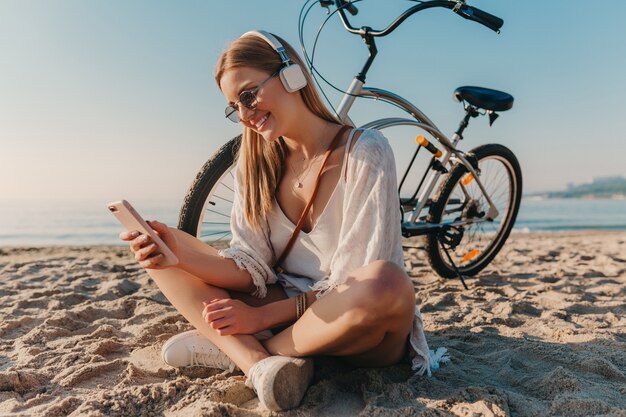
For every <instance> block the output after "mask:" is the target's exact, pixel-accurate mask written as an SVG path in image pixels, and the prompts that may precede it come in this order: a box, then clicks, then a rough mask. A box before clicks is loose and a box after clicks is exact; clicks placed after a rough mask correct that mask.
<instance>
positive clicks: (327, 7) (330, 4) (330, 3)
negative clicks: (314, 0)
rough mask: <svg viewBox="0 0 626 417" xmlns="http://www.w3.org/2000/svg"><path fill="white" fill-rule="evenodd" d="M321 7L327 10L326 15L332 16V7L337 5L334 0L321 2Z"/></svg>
mask: <svg viewBox="0 0 626 417" xmlns="http://www.w3.org/2000/svg"><path fill="white" fill-rule="evenodd" d="M319 2H320V6H322V7H323V8H325V9H326V14H330V6H332V5H333V4H335V2H334V1H333V0H319Z"/></svg>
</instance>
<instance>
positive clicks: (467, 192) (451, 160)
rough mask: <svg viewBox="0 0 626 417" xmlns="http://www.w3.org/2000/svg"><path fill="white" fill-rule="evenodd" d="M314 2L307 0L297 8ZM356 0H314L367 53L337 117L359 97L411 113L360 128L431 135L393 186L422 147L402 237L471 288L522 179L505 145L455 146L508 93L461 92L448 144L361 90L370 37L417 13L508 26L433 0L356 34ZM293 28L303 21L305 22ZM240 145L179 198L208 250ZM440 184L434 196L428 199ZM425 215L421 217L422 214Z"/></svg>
mask: <svg viewBox="0 0 626 417" xmlns="http://www.w3.org/2000/svg"><path fill="white" fill-rule="evenodd" d="M311 2H313V0H308V1H307V2H306V3H305V5H304V6H303V10H304V7H306V6H307V5H308V4H309V3H311ZM356 2H357V1H352V2H349V1H346V0H319V3H320V5H321V6H322V7H325V8H326V9H327V10H328V12H329V14H330V7H331V6H335V11H333V12H332V14H330V16H329V17H328V19H329V18H330V17H332V15H334V14H336V13H338V14H339V17H340V19H341V22H342V24H343V26H344V27H345V29H346V30H347V31H348V32H350V33H352V34H355V35H359V36H360V37H361V38H362V39H363V41H364V42H365V44H366V45H367V47H368V49H369V57H368V59H367V61H366V63H365V65H364V66H363V69H362V70H361V72H360V73H359V74H357V75H356V76H355V77H354V78H353V80H352V83H351V84H350V86H349V88H348V89H347V90H346V91H344V95H343V98H342V100H341V102H340V104H339V106H338V108H337V110H336V113H337V114H338V116H339V118H340V119H341V120H342V122H344V123H350V124H352V123H351V120H350V118H349V116H348V113H349V111H350V108H351V107H352V105H353V103H354V101H355V100H356V99H357V98H374V99H376V100H378V101H382V102H385V103H389V104H392V105H395V106H397V107H399V108H401V109H402V110H404V111H405V112H406V113H408V114H409V115H410V116H411V117H410V118H400V117H392V118H383V119H379V120H374V121H371V122H369V123H366V124H364V125H363V126H361V127H362V128H373V129H379V130H383V129H387V128H390V127H392V126H413V127H416V128H418V129H421V131H424V132H426V133H428V134H429V135H430V136H432V137H434V138H435V139H436V141H437V142H438V143H439V145H440V146H439V147H438V146H437V145H435V144H434V143H432V142H431V141H428V140H427V139H426V138H424V136H422V135H420V136H418V138H417V142H418V146H417V148H416V150H415V153H414V155H413V157H412V159H411V161H410V163H409V166H408V168H407V169H406V171H405V173H404V175H403V176H402V180H401V181H400V183H399V188H398V192H399V193H400V190H401V189H402V186H403V184H404V182H405V180H406V178H407V175H408V173H409V171H410V170H411V168H412V166H413V163H414V161H415V158H416V156H417V154H418V152H419V150H420V149H421V148H425V149H427V150H428V151H429V152H430V153H432V157H431V159H430V162H429V164H428V167H427V168H426V171H425V172H424V174H423V176H422V178H421V180H420V182H419V185H418V186H417V188H416V190H415V192H414V193H413V195H412V196H410V197H404V198H403V197H401V196H400V194H399V198H400V206H401V210H402V219H403V220H402V225H401V227H402V234H403V236H404V237H407V238H408V237H412V236H425V238H426V244H425V249H426V252H427V255H428V259H429V263H430V265H431V267H432V268H433V269H434V270H435V271H436V272H437V273H438V274H439V275H440V276H442V277H445V278H452V277H459V278H460V279H461V281H462V282H463V285H464V286H465V287H466V288H467V286H466V285H465V281H464V280H463V276H473V275H476V274H477V273H478V272H480V271H481V270H482V269H483V268H485V267H486V266H487V265H488V264H489V263H490V262H491V261H492V260H493V258H494V257H495V256H496V255H497V253H498V252H499V251H500V249H501V248H502V246H503V245H504V243H505V242H506V240H507V238H508V236H509V234H510V232H511V229H512V228H513V224H514V223H515V219H516V217H517V212H518V210H519V206H520V200H521V194H522V173H521V168H520V165H519V163H518V161H517V158H516V157H515V155H514V154H513V152H512V151H510V150H509V149H508V148H506V147H505V146H503V145H499V144H486V145H481V146H478V147H476V148H474V149H472V150H470V151H469V152H467V153H465V152H463V151H461V150H460V149H457V144H458V143H459V141H460V140H461V139H463V132H464V130H465V128H466V127H467V126H468V124H469V121H470V119H472V118H475V117H478V116H479V115H487V116H488V118H489V124H490V126H491V125H492V124H493V122H494V121H495V119H496V118H497V117H498V113H497V112H502V111H506V110H509V109H510V108H511V107H512V106H513V97H512V96H511V95H509V94H507V93H504V92H501V91H497V90H491V89H486V88H481V87H459V88H457V89H456V90H455V93H454V95H455V97H456V99H457V100H458V101H459V102H461V103H462V104H463V108H464V111H465V116H464V117H463V119H462V120H461V123H460V125H459V128H458V129H457V131H456V132H455V133H454V134H453V135H452V138H451V139H449V138H448V137H447V136H446V135H445V134H443V133H442V132H441V131H440V130H439V129H438V128H437V127H436V126H435V124H434V123H433V122H432V121H431V120H430V119H429V118H428V117H427V116H426V115H425V114H424V113H422V112H421V111H420V110H419V109H418V108H417V107H416V106H414V105H413V104H411V103H410V102H409V101H408V100H407V99H405V98H403V97H401V96H400V95H397V94H395V93H393V92H390V91H386V90H383V89H378V88H374V87H365V86H364V85H365V79H366V75H367V71H368V70H369V68H370V66H371V65H372V63H373V61H374V59H375V57H376V54H377V48H376V43H375V38H376V37H382V36H386V35H388V34H390V33H392V32H393V31H394V30H395V29H396V28H397V27H398V26H399V25H400V24H401V23H403V22H404V21H405V20H406V19H407V18H408V17H409V16H411V15H413V14H415V13H417V12H419V11H422V10H425V9H428V8H432V7H442V8H447V9H450V10H452V11H453V12H454V13H456V14H458V15H460V16H461V17H464V18H466V19H469V20H472V21H475V22H478V23H480V24H482V25H484V26H486V27H488V28H490V29H492V30H493V31H495V32H499V30H500V28H501V27H502V25H503V23H504V22H503V20H502V19H500V18H498V17H496V16H493V15H491V14H489V13H487V12H484V11H482V10H480V9H477V8H475V7H472V6H469V5H467V4H466V0H431V1H423V2H419V3H418V4H417V5H415V6H413V7H411V8H409V9H407V10H405V11H404V12H403V13H402V14H401V15H400V16H399V17H398V18H396V20H394V21H393V22H392V23H391V24H389V25H388V26H387V27H386V28H385V29H383V30H374V29H372V28H370V27H367V26H364V27H361V28H355V27H353V26H352V25H351V24H350V21H349V20H348V16H347V14H346V11H347V12H349V13H350V14H352V15H353V16H354V15H356V14H357V13H358V10H357V8H356V7H355V6H354V3H356ZM316 3H318V1H314V2H313V4H312V5H311V7H312V6H314V5H315V4H316ZM309 10H310V7H309ZM307 13H308V11H307ZM301 15H302V13H301ZM328 19H327V21H328ZM299 24H300V25H303V20H301V22H300V23H299ZM320 31H321V28H320ZM300 33H301V39H300V40H301V45H302V46H303V52H304V55H305V59H306V60H307V62H308V63H309V66H310V69H314V68H313V64H312V62H311V61H309V58H308V55H307V53H306V49H305V48H304V44H303V41H302V26H300ZM318 35H319V32H318ZM240 139H241V135H239V136H237V137H235V138H233V139H231V140H230V141H228V142H227V143H226V144H224V145H223V146H222V147H221V148H220V149H219V150H218V151H217V152H215V153H214V154H213V155H212V156H211V157H210V158H209V160H208V161H207V162H206V163H205V164H204V166H203V167H202V169H201V170H200V171H199V172H198V174H197V176H196V178H195V180H194V182H193V183H192V186H191V187H190V189H189V191H188V193H187V195H186V197H185V201H184V203H183V206H182V208H181V212H180V216H179V223H178V228H179V229H181V230H183V231H186V232H188V233H190V234H192V235H194V236H196V237H198V238H200V239H203V240H205V241H208V242H211V243H212V244H214V245H216V244H219V243H220V242H224V241H225V239H227V238H228V237H229V236H230V231H229V224H230V223H229V219H230V208H231V207H232V195H233V183H234V175H233V172H232V170H233V168H234V164H235V159H236V154H237V149H238V146H239V143H240ZM440 148H441V149H440ZM442 175H443V176H444V177H443V178H442ZM440 180H441V181H440ZM437 184H439V189H438V192H437V193H436V195H435V196H434V197H432V198H431V195H432V193H433V191H434V190H435V187H436V186H437ZM426 209H427V213H426V214H423V212H424V211H425V210H426ZM406 217H408V219H407V220H405V218H406Z"/></svg>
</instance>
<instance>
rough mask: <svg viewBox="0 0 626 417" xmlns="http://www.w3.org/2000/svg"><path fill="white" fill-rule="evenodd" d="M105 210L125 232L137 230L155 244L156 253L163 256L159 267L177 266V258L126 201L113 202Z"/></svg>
mask: <svg viewBox="0 0 626 417" xmlns="http://www.w3.org/2000/svg"><path fill="white" fill-rule="evenodd" d="M107 208H108V209H109V211H110V212H111V213H113V215H114V216H115V217H117V220H119V222H120V223H122V225H123V226H124V227H125V228H126V230H128V231H131V230H137V231H139V232H141V233H143V234H146V235H149V236H150V238H151V239H152V241H153V242H154V243H156V245H157V248H158V251H159V252H161V253H162V254H163V260H162V261H161V262H159V266H174V265H176V264H178V258H177V257H176V255H174V252H172V251H171V249H170V248H168V247H167V245H166V244H165V242H163V239H161V238H160V237H159V235H157V234H156V232H155V231H154V230H152V228H151V227H150V225H148V223H146V221H145V220H144V219H143V218H142V217H141V216H140V215H139V213H137V211H136V210H135V209H134V208H133V206H131V205H130V203H129V202H128V201H126V200H121V201H115V202H113V203H109V204H107Z"/></svg>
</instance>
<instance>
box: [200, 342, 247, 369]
mask: <svg viewBox="0 0 626 417" xmlns="http://www.w3.org/2000/svg"><path fill="white" fill-rule="evenodd" d="M189 354H190V355H191V357H190V361H189V362H190V363H191V366H207V367H209V368H219V369H224V370H228V371H230V372H232V371H234V370H235V368H236V367H237V365H235V363H234V362H233V361H232V360H231V359H230V358H229V357H228V356H227V355H226V354H225V353H224V352H222V351H221V350H219V349H209V350H208V351H205V350H203V349H197V348H196V346H190V347H189Z"/></svg>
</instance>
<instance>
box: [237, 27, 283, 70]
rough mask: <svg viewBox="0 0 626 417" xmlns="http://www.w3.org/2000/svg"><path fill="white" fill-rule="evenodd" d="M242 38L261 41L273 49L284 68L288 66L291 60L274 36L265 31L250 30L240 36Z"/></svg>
mask: <svg viewBox="0 0 626 417" xmlns="http://www.w3.org/2000/svg"><path fill="white" fill-rule="evenodd" d="M244 36H256V37H257V38H261V39H263V40H264V41H265V42H267V43H268V44H269V45H270V46H271V47H272V48H274V50H275V51H276V52H277V53H278V55H279V56H280V59H281V60H282V61H283V64H285V65H286V66H289V65H290V62H291V60H290V59H289V56H287V51H286V50H285V47H284V46H283V44H282V43H280V41H279V40H278V39H277V38H276V36H274V35H272V34H271V33H269V32H267V31H265V30H251V31H249V32H246V33H244V34H243V35H241V37H242V38H243V37H244Z"/></svg>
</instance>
